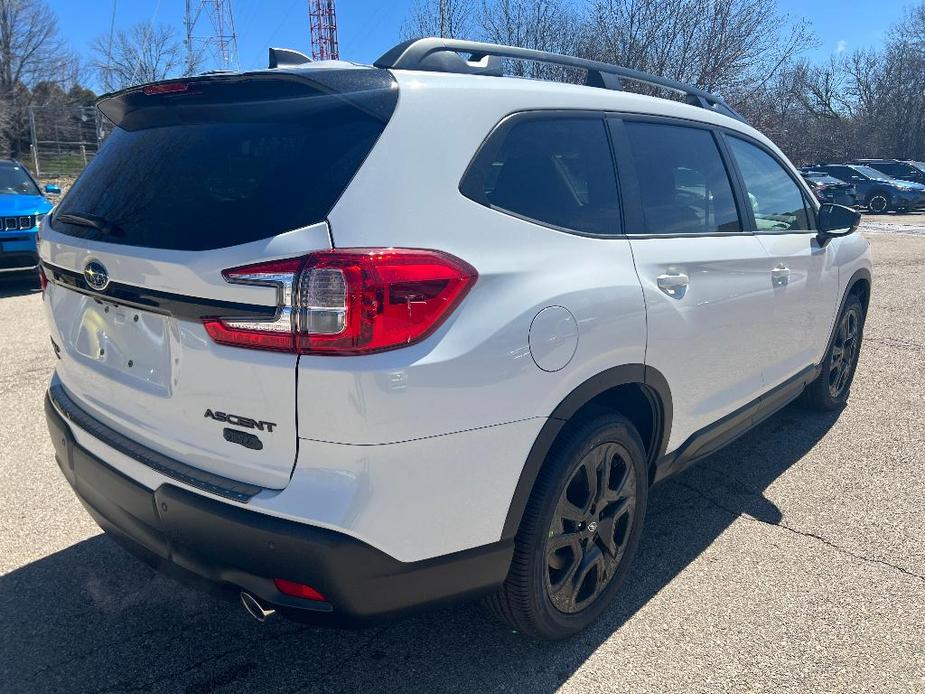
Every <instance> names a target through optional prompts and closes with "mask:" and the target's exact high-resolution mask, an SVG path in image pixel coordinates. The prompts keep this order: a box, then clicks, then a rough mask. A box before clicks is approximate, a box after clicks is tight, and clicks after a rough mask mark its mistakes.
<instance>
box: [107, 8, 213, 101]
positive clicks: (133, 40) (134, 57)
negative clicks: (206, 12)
mask: <svg viewBox="0 0 925 694" xmlns="http://www.w3.org/2000/svg"><path fill="white" fill-rule="evenodd" d="M90 50H91V52H92V54H93V59H92V62H91V65H92V67H93V69H94V70H95V71H96V73H97V75H98V76H99V79H100V82H101V83H102V85H103V87H104V88H105V89H106V91H113V90H116V89H124V88H125V87H129V86H132V85H135V84H143V83H145V82H156V81H157V80H163V79H166V78H168V77H174V76H179V75H182V74H185V73H186V72H187V68H188V66H187V55H186V50H185V48H184V46H183V43H182V42H181V40H180V38H179V36H178V34H177V31H176V29H174V28H173V27H172V26H168V25H166V24H158V25H152V24H150V23H148V22H142V23H140V24H136V25H134V26H132V27H131V28H129V29H127V30H126V29H120V30H118V31H116V32H115V35H114V36H113V37H112V44H111V45H110V37H109V34H105V35H100V36H97V37H96V38H95V39H94V40H93V42H92V43H91V44H90ZM196 69H197V68H196V66H193V69H192V71H193V72H195V71H196Z"/></svg>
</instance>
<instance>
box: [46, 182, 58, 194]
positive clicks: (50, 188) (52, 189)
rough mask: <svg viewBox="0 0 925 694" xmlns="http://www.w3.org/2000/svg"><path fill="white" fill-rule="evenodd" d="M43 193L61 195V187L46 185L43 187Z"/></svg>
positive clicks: (52, 184) (51, 184)
mask: <svg viewBox="0 0 925 694" xmlns="http://www.w3.org/2000/svg"><path fill="white" fill-rule="evenodd" d="M45 192H46V193H47V194H48V195H61V186H56V185H55V184H54V183H47V184H46V185H45Z"/></svg>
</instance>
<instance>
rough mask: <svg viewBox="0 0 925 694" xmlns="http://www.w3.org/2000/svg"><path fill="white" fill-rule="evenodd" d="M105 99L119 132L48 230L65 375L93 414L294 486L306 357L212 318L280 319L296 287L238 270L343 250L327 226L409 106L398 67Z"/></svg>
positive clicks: (220, 469) (211, 83) (152, 439)
mask: <svg viewBox="0 0 925 694" xmlns="http://www.w3.org/2000/svg"><path fill="white" fill-rule="evenodd" d="M181 84H182V85H183V86H182V87H177V86H174V87H170V88H167V89H154V90H151V89H150V88H148V91H150V93H146V92H145V90H142V89H135V90H130V91H127V92H123V93H120V94H116V95H114V96H113V97H110V98H109V99H104V100H103V101H102V102H101V105H100V108H101V110H102V111H103V112H104V113H106V115H107V116H109V117H110V118H112V119H113V120H114V121H115V123H116V125H117V126H119V127H117V128H116V129H115V131H114V132H113V134H112V135H110V137H109V138H108V140H107V142H106V143H105V145H104V147H103V148H102V149H101V151H100V153H99V154H98V155H97V157H96V158H94V160H93V161H92V162H91V164H90V166H88V167H87V169H86V170H85V171H84V173H83V174H82V175H81V177H80V179H78V181H77V182H76V183H75V185H74V186H73V188H72V189H71V191H70V192H69V193H68V195H67V196H66V197H65V198H64V199H63V200H62V201H61V204H60V205H59V206H58V208H57V210H56V213H55V216H54V218H52V219H50V220H46V223H45V225H44V226H43V228H42V233H41V241H40V248H39V251H40V256H41V259H42V263H43V266H44V269H45V274H46V276H47V277H48V279H49V282H50V283H49V286H48V289H47V293H46V301H45V304H46V309H47V312H48V318H49V322H50V324H51V330H52V338H53V340H54V341H55V343H56V345H57V347H58V351H59V356H60V357H61V360H60V361H59V362H58V365H57V373H58V377H59V378H60V381H61V384H62V386H63V387H64V388H65V390H66V391H67V393H68V395H70V397H71V398H72V399H73V400H74V401H75V402H77V403H78V404H79V405H80V407H81V408H83V409H84V410H85V411H86V412H87V413H89V414H90V415H92V416H94V417H95V418H97V419H99V420H100V421H101V422H102V423H103V424H106V425H108V426H109V427H110V428H112V429H114V430H115V431H117V432H118V433H121V434H123V435H125V436H127V437H129V438H131V439H132V440H134V441H137V442H138V443H140V444H142V445H144V446H147V447H149V448H152V449H154V450H155V451H158V452H160V453H162V454H164V455H167V456H170V457H172V458H174V459H176V460H179V461H181V462H183V463H186V464H189V465H193V466H195V467H198V468H201V469H202V470H206V471H208V472H211V473H214V474H217V475H221V476H223V477H227V478H231V479H233V480H239V481H241V482H247V483H250V484H256V485H259V486H262V487H267V488H274V489H280V488H283V487H285V486H286V484H287V483H288V481H289V478H290V475H291V472H292V467H293V464H294V461H295V457H296V446H297V434H298V432H297V418H296V410H295V407H296V405H295V403H296V362H297V356H296V355H295V354H293V353H289V352H283V351H278V352H274V351H266V350H254V349H246V348H241V347H231V346H224V345H219V344H216V343H215V342H214V341H213V340H212V339H211V338H210V336H209V335H208V333H207V332H206V330H205V328H204V326H203V323H202V320H203V319H204V318H207V317H215V316H225V317H228V316H230V317H240V318H257V319H263V320H272V319H273V318H274V317H278V316H283V319H284V323H283V324H284V326H285V320H286V316H287V314H286V313H285V312H283V311H282V308H283V306H284V304H285V300H286V296H285V295H286V294H287V292H285V291H283V290H282V289H277V288H274V287H268V286H253V285H248V284H235V283H230V282H228V281H227V279H226V278H225V276H223V274H222V272H223V270H226V269H229V268H234V267H237V266H241V265H247V264H250V263H255V262H262V261H269V260H274V259H280V258H289V257H296V256H301V255H304V254H306V253H308V252H310V251H313V250H319V249H328V248H330V247H331V242H330V234H329V230H328V228H327V224H326V223H325V222H324V220H325V218H326V217H327V214H328V212H329V211H330V209H331V207H332V206H333V205H334V203H335V202H336V200H337V198H338V197H339V196H340V194H341V192H342V191H343V189H344V188H345V187H346V185H347V184H348V183H349V181H350V179H351V178H352V176H353V174H354V173H355V172H356V170H357V169H358V168H359V166H360V165H361V164H362V162H363V160H364V158H365V157H366V155H367V154H368V153H369V151H370V150H371V148H372V147H373V145H374V144H375V142H376V140H377V139H378V136H379V134H381V132H382V130H383V129H384V127H385V124H386V123H387V122H388V119H389V117H390V115H391V112H392V109H394V105H395V100H396V98H397V94H396V93H395V89H394V85H393V81H392V79H391V77H390V76H389V75H388V73H385V72H383V71H379V70H369V69H344V70H319V69H314V70H303V71H301V74H299V75H294V74H290V73H280V74H279V75H276V74H270V73H258V74H255V75H243V76H242V75H232V76H226V75H223V76H218V77H207V78H197V79H193V80H189V81H187V82H184V83H181Z"/></svg>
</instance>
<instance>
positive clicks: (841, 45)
mask: <svg viewBox="0 0 925 694" xmlns="http://www.w3.org/2000/svg"><path fill="white" fill-rule="evenodd" d="M846 48H848V42H847V41H845V39H839V41H838V43H836V44H835V52H836V53H844V52H845V49H846Z"/></svg>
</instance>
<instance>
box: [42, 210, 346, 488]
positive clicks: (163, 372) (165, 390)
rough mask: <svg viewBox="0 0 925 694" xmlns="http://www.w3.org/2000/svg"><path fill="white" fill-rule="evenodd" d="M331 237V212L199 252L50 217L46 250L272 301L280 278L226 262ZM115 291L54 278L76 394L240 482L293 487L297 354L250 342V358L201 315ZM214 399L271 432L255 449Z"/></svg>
mask: <svg viewBox="0 0 925 694" xmlns="http://www.w3.org/2000/svg"><path fill="white" fill-rule="evenodd" d="M329 247H330V239H329V236H328V231H327V226H326V225H325V224H318V225H314V226H313V227H308V228H305V229H301V230H296V231H293V232H290V233H288V234H282V235H280V236H276V237H274V238H272V239H264V240H261V241H256V242H253V243H249V244H244V245H241V246H234V247H230V248H226V249H220V250H213V251H207V252H199V251H167V250H157V249H139V248H133V247H124V246H119V245H116V244H108V243H103V242H99V241H86V240H76V239H74V238H72V237H69V236H64V235H63V234H60V233H58V232H56V231H54V229H53V228H51V226H50V225H49V224H48V223H47V222H46V224H45V225H44V227H43V231H42V237H41V241H40V254H41V258H42V261H43V262H44V263H47V264H48V266H49V267H53V268H62V269H64V270H67V271H71V272H74V273H82V272H83V270H84V268H85V267H86V265H87V264H88V263H89V262H90V261H91V260H95V261H98V262H101V263H102V264H103V266H104V267H105V268H106V270H107V271H108V273H109V279H110V281H111V282H114V283H122V284H124V285H127V286H132V285H136V284H138V283H139V282H140V283H141V285H140V286H141V287H143V288H144V289H146V290H155V291H159V292H165V293H169V294H173V295H182V296H184V297H206V298H209V299H212V300H216V299H217V300H221V301H227V302H241V303H246V304H255V305H260V304H263V305H267V306H275V304H276V290H275V289H272V288H268V287H256V286H245V285H237V284H230V283H228V282H226V281H225V280H224V278H223V277H222V270H223V269H224V268H228V267H235V266H238V265H244V264H247V263H248V262H251V261H252V260H253V259H254V258H273V257H281V258H286V257H291V256H293V255H300V254H301V253H303V252H305V251H306V250H308V249H312V248H329ZM46 274H51V273H50V272H46ZM106 298H107V295H106V294H105V293H104V292H102V293H99V294H94V293H92V292H90V293H89V294H88V293H79V292H77V291H74V290H73V289H71V288H68V287H66V286H63V285H60V284H57V283H55V282H52V283H50V285H49V287H48V289H47V292H46V297H45V307H46V311H47V312H48V316H49V324H50V325H51V326H52V339H53V340H54V341H55V344H56V345H58V347H59V349H60V350H61V351H62V354H61V355H60V356H61V359H60V361H59V362H58V364H57V369H56V372H57V374H58V376H59V378H60V379H61V382H62V384H63V386H64V388H65V389H66V390H67V392H68V394H69V395H70V396H71V397H72V398H74V399H75V400H76V401H78V402H79V403H80V405H81V406H83V407H85V408H86V409H87V410H88V411H89V412H90V414H91V415H93V416H94V417H97V418H99V419H100V421H102V422H103V423H105V424H106V425H108V426H110V427H112V428H113V429H115V430H116V431H118V432H120V433H122V434H123V435H125V436H128V437H130V438H132V439H134V440H137V441H138V442H139V443H141V444H142V445H144V446H148V447H150V448H152V449H154V450H156V451H158V452H160V453H163V454H169V455H172V456H174V457H176V458H178V459H180V460H182V461H183V462H185V463H188V464H190V465H194V466H196V467H199V468H202V469H203V470H206V471H209V472H212V473H215V474H220V475H223V476H226V477H229V478H231V479H235V480H240V481H242V482H249V483H253V484H257V485H260V486H262V487H270V488H277V489H278V488H282V487H285V486H286V484H287V483H288V482H289V477H290V475H291V473H292V467H293V465H294V462H295V456H296V414H295V411H294V408H293V403H294V402H295V387H296V386H295V382H294V373H295V364H296V360H297V358H296V356H295V355H292V354H282V353H276V352H267V351H251V352H249V353H247V354H246V358H243V357H244V354H245V353H244V352H243V351H242V350H240V349H238V348H234V347H228V346H224V345H219V344H216V343H215V342H213V341H212V340H211V339H210V338H209V336H208V335H207V334H206V332H205V328H204V327H203V325H202V323H201V322H200V321H198V320H189V319H187V318H184V317H178V316H175V315H162V314H161V313H157V312H153V311H146V310H140V309H137V308H132V307H125V306H119V305H116V304H113V303H111V302H108V301H106ZM136 316H137V317H138V320H136V319H135V318H136ZM129 362H132V363H131V364H129ZM208 411H212V412H213V413H214V412H222V413H226V414H233V415H237V416H239V417H247V418H251V419H254V420H256V421H265V422H270V423H272V424H274V425H276V426H274V427H272V430H271V431H270V430H266V429H269V427H267V428H266V429H265V430H264V431H250V432H249V433H252V434H255V435H257V436H259V438H260V440H261V442H262V444H263V448H262V449H261V450H251V449H248V448H245V447H243V446H241V445H237V444H235V443H233V442H230V441H227V440H226V439H225V438H223V430H224V428H225V427H224V425H223V423H222V422H221V421H217V420H216V419H214V418H212V417H208V416H206V413H207V412H208Z"/></svg>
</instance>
